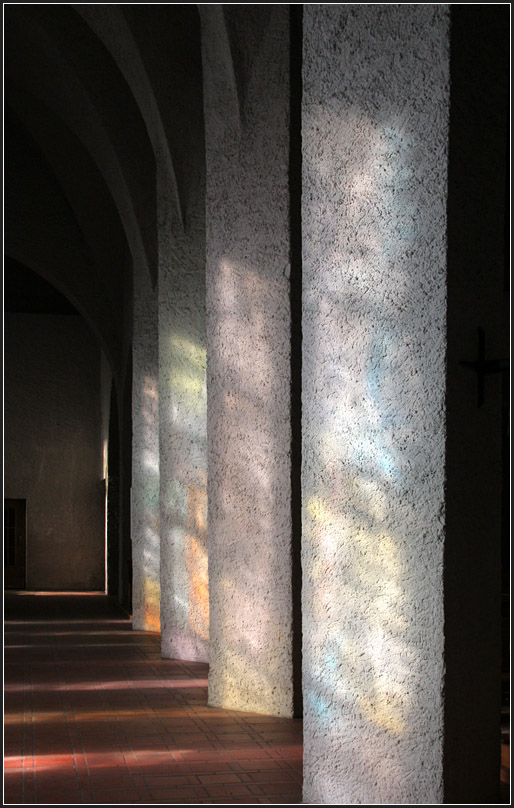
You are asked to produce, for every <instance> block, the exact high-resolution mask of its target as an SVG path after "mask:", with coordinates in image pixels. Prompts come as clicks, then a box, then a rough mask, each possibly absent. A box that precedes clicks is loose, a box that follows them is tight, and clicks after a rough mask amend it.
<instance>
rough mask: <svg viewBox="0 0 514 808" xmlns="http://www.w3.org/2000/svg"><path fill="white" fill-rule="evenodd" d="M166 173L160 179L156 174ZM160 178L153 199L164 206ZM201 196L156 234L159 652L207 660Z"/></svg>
mask: <svg viewBox="0 0 514 808" xmlns="http://www.w3.org/2000/svg"><path fill="white" fill-rule="evenodd" d="M164 179H165V178H164V177H163V180H164ZM169 187H170V186H169V184H168V183H165V182H163V183H162V186H161V190H162V193H161V194H159V205H162V208H161V209H163V210H168V211H169V210H170V209H171V208H170V205H169V201H170V200H166V192H167V189H169ZM203 207H204V197H203V195H201V196H199V198H198V211H197V216H196V217H193V218H192V222H191V226H190V228H189V230H188V232H187V233H184V232H183V231H181V229H180V227H179V225H178V223H177V222H170V221H167V223H166V226H165V227H163V228H162V230H161V233H160V239H159V374H160V375H159V379H160V396H159V407H160V422H161V426H160V441H161V448H160V451H161V485H160V491H161V592H162V596H161V615H162V653H163V656H164V657H169V658H172V659H188V660H196V661H202V662H207V661H208V660H209V583H208V556H207V393H206V370H205V366H206V350H205V252H204V238H203V219H204V214H203Z"/></svg>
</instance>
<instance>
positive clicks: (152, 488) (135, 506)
mask: <svg viewBox="0 0 514 808" xmlns="http://www.w3.org/2000/svg"><path fill="white" fill-rule="evenodd" d="M132 356H133V370H132V374H133V375H132V435H133V439H132V493H131V534H132V614H133V627H134V628H135V629H137V630H141V631H159V629H160V580H159V575H160V573H159V561H160V546H159V388H158V384H159V379H158V345H157V289H156V288H153V286H152V283H151V279H150V275H149V273H148V270H147V268H146V266H145V265H143V266H141V265H140V264H138V265H136V267H135V269H134V332H133V354H132Z"/></svg>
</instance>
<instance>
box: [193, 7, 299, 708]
mask: <svg viewBox="0 0 514 808" xmlns="http://www.w3.org/2000/svg"><path fill="white" fill-rule="evenodd" d="M200 12H201V18H202V48H203V64H204V109H205V125H206V165H207V190H206V197H207V203H206V216H207V222H206V261H207V303H206V308H207V398H208V428H207V434H208V469H209V478H208V501H209V525H208V533H209V587H210V614H211V632H210V640H211V648H210V654H211V666H210V675H209V703H210V704H211V705H217V706H223V707H228V708H233V709H239V710H252V711H256V712H260V713H269V714H275V715H284V716H290V715H292V710H293V706H292V663H291V643H292V608H291V512H290V441H291V432H290V423H289V392H290V391H289V384H290V368H289V363H290V344H289V333H290V326H289V281H288V272H289V270H288V263H289V222H288V212H289V210H288V147H289V137H288V123H289V78H288V76H289V64H288V62H289V47H288V10H287V7H283V6H275V7H273V9H270V8H269V7H266V8H261V9H260V10H259V9H258V8H257V7H252V14H251V15H250V16H249V15H248V14H247V10H246V9H245V10H244V11H242V10H241V7H237V6H234V7H224V8H223V9H222V7H221V6H210V7H207V6H201V7H200ZM226 20H227V21H228V24H227V25H226V24H225V22H226ZM271 133H272V134H271Z"/></svg>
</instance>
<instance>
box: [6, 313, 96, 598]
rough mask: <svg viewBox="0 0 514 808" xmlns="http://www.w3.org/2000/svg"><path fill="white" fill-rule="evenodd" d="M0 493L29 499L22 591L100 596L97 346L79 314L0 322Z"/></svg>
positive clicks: (10, 317)
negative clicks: (1, 369)
mask: <svg viewBox="0 0 514 808" xmlns="http://www.w3.org/2000/svg"><path fill="white" fill-rule="evenodd" d="M5 496H6V497H8V498H14V499H26V500H27V589H32V590H35V589H39V590H41V589H46V590H102V589H104V585H105V580H104V565H105V555H104V548H105V532H104V493H103V484H102V481H101V423H100V349H99V347H98V345H97V344H96V342H95V340H94V338H93V336H92V334H91V331H90V330H89V328H88V327H87V325H86V324H85V322H84V320H83V319H82V318H80V317H76V316H63V315H58V316H56V315H36V314H6V315H5Z"/></svg>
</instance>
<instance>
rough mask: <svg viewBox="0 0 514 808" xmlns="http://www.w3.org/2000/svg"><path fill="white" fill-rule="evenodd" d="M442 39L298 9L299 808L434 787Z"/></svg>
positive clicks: (437, 753)
mask: <svg viewBox="0 0 514 808" xmlns="http://www.w3.org/2000/svg"><path fill="white" fill-rule="evenodd" d="M448 44H449V43H448V8H447V7H446V6H443V5H440V6H426V5H425V6H423V5H421V6H419V5H418V6H411V5H407V6H405V5H404V6H360V5H339V6H322V5H306V6H305V10H304V54H303V59H304V63H303V64H304V67H303V70H304V96H303V131H302V136H303V197H302V198H303V277H304V291H303V338H304V343H303V431H304V443H303V551H302V562H303V580H304V592H303V627H304V645H303V648H304V662H303V686H304V708H305V713H304V729H305V747H304V755H305V756H304V799H305V801H306V802H312V803H343V804H359V803H391V804H398V803H431V802H436V803H437V802H441V801H442V796H443V784H442V772H443V765H442V760H443V699H442V689H443V673H444V665H443V650H444V635H443V546H444V509H445V502H444V466H445V411H444V403H445V399H444V397H445V350H446V338H445V310H446V218H445V217H446V186H447V138H448V106H449V88H448V85H449V81H448V79H449V70H448Z"/></svg>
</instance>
